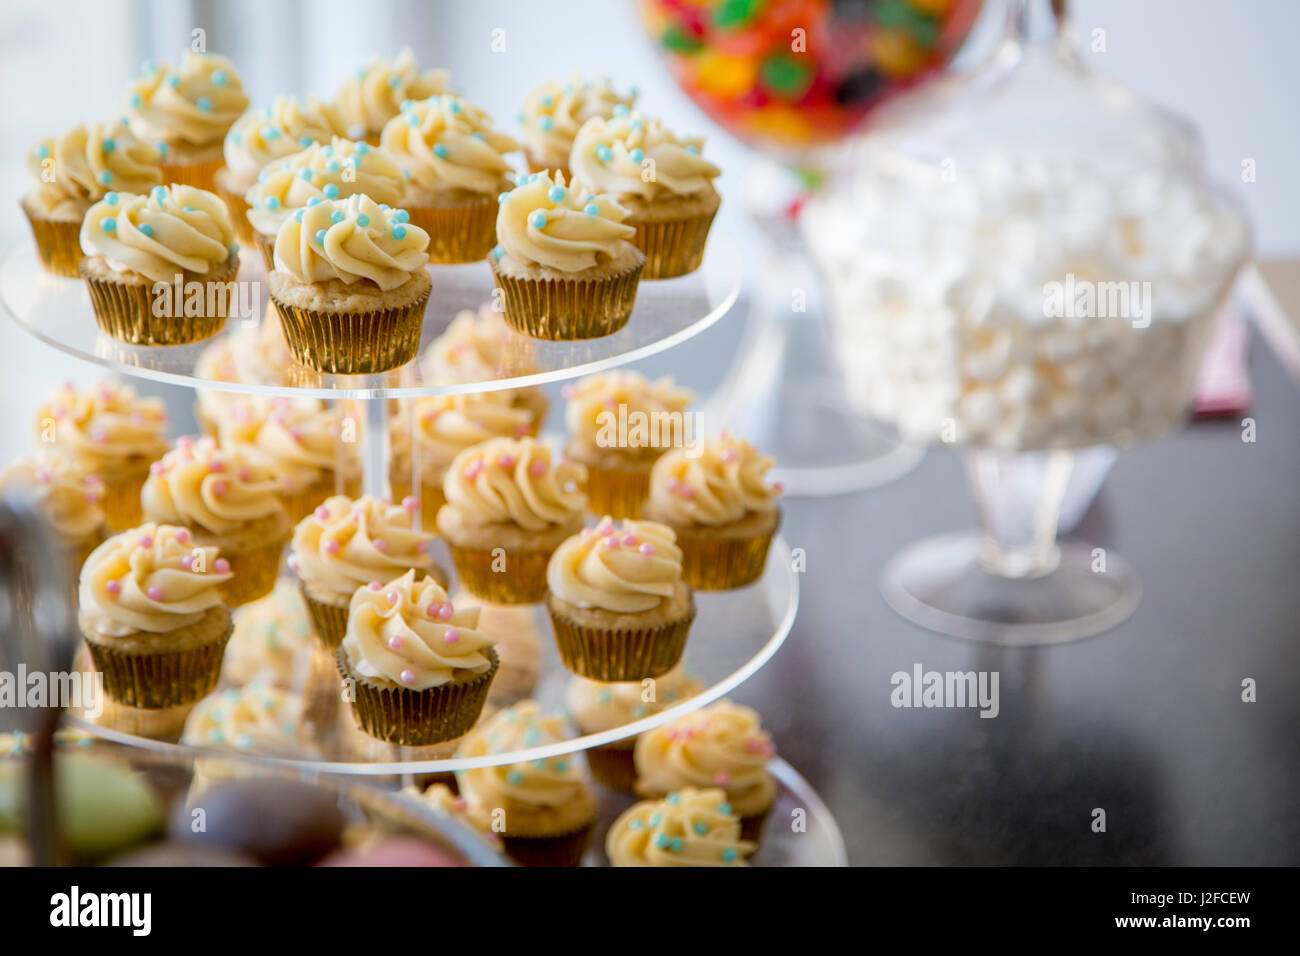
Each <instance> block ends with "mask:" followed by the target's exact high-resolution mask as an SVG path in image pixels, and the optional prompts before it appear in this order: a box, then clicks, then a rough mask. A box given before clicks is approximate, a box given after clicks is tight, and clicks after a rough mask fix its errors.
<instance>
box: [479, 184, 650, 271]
mask: <svg viewBox="0 0 1300 956" xmlns="http://www.w3.org/2000/svg"><path fill="white" fill-rule="evenodd" d="M516 182H517V185H516V186H515V188H514V189H512V190H510V191H509V192H505V193H502V194H501V196H500V206H499V208H498V209H497V242H498V244H499V245H498V248H497V249H496V250H494V252H493V255H496V256H497V258H498V259H501V258H503V257H505V256H514V257H516V258H518V259H520V260H522V261H523V262H524V263H536V264H537V265H540V266H546V267H549V268H551V269H555V270H558V271H560V272H581V271H582V270H584V269H591V268H593V267H595V266H597V265H599V264H601V263H605V262H609V261H610V260H611V259H614V258H617V257H620V256H621V255H623V254H624V253H625V252H626V249H625V248H624V247H625V246H626V245H628V240H629V239H631V238H632V237H633V236H635V235H636V230H635V229H634V228H632V227H631V226H628V225H624V223H623V220H624V219H626V218H627V216H628V211H627V210H626V209H624V208H623V207H622V206H620V205H619V204H618V203H617V202H615V201H614V200H613V199H612V198H611V197H609V196H606V195H603V194H594V193H592V192H590V191H589V190H587V189H586V188H584V187H582V186H581V185H578V186H573V187H569V186H566V185H565V183H564V174H563V173H556V174H555V178H554V179H552V178H551V177H550V176H548V175H546V174H545V173H530V174H528V175H526V176H520V177H519V179H517V180H516Z"/></svg>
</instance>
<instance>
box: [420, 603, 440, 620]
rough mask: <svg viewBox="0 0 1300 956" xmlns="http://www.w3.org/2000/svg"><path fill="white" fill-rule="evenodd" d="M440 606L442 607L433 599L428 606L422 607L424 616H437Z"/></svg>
mask: <svg viewBox="0 0 1300 956" xmlns="http://www.w3.org/2000/svg"><path fill="white" fill-rule="evenodd" d="M441 608H442V605H441V604H439V603H438V602H437V601H434V602H433V603H432V604H430V605H429V606H428V607H426V608H425V609H424V614H425V616H426V617H437V616H438V611H439V610H440V609H441Z"/></svg>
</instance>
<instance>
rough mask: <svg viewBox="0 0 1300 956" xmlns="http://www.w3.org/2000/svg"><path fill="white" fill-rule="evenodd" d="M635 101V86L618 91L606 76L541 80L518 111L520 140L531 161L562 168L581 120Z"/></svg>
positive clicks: (567, 159) (566, 160) (607, 114)
mask: <svg viewBox="0 0 1300 956" xmlns="http://www.w3.org/2000/svg"><path fill="white" fill-rule="evenodd" d="M635 102H636V91H635V90H631V91H629V92H628V93H626V94H622V93H619V92H618V91H617V90H615V89H614V87H613V84H611V83H610V81H609V80H608V79H607V78H602V79H600V80H596V81H590V80H589V81H587V82H586V83H584V82H582V78H581V77H579V76H577V75H575V76H574V77H573V78H572V79H571V80H569V81H568V82H567V83H559V82H554V81H552V82H550V83H543V84H542V85H541V86H539V87H538V88H537V89H535V90H533V91H532V92H531V93H529V94H528V98H527V99H526V100H524V108H523V110H522V111H521V112H520V114H519V122H520V123H522V124H523V127H524V133H523V135H524V143H525V144H526V145H527V147H528V152H529V153H530V155H531V158H532V160H533V162H534V164H535V165H537V166H543V167H547V168H550V169H561V168H563V167H564V166H565V165H566V164H567V163H568V162H569V152H570V150H571V149H572V148H573V140H574V137H576V136H577V135H578V130H579V129H580V128H581V127H582V124H583V123H585V122H587V120H589V119H592V118H593V117H597V116H603V117H606V118H608V117H610V116H613V115H614V110H615V109H616V108H618V107H619V106H622V107H624V108H627V109H630V108H631V107H632V104H633V103H635Z"/></svg>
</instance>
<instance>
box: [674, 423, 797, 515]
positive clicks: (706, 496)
mask: <svg viewBox="0 0 1300 956" xmlns="http://www.w3.org/2000/svg"><path fill="white" fill-rule="evenodd" d="M773 464H774V462H773V461H772V459H771V458H768V457H767V456H766V455H760V454H759V453H758V452H757V451H756V450H755V449H754V446H753V445H751V444H750V443H749V442H747V441H744V440H742V439H739V438H736V437H734V436H732V435H731V434H729V433H728V432H721V433H720V434H718V435H717V436H715V437H714V438H711V439H709V440H708V441H706V442H704V443H703V444H702V446H701V448H700V449H699V455H698V456H696V457H692V456H691V455H688V454H687V453H686V451H685V449H681V448H675V449H673V450H672V451H669V452H668V453H667V454H665V455H664V456H663V457H661V458H660V459H659V460H658V461H656V462H655V464H654V469H653V470H652V471H651V472H650V505H651V510H652V511H653V513H654V516H655V517H656V518H658V519H660V520H662V521H666V522H668V523H669V524H671V525H674V526H677V527H681V526H685V525H692V524H696V525H722V524H728V523H730V522H733V521H739V520H740V519H741V518H743V517H745V515H747V514H753V513H755V512H768V511H772V510H773V509H774V508H776V506H777V498H778V497H779V495H780V489H779V487H778V486H775V485H771V484H769V483H768V482H767V480H766V478H765V475H766V474H767V471H768V469H769V468H771V467H772V465H773Z"/></svg>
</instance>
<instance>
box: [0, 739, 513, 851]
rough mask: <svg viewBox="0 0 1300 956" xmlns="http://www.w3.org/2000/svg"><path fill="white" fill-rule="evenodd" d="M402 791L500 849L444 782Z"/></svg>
mask: <svg viewBox="0 0 1300 956" xmlns="http://www.w3.org/2000/svg"><path fill="white" fill-rule="evenodd" d="M0 752H2V751H0ZM402 793H403V794H405V795H406V796H408V797H410V798H411V799H412V800H416V801H419V802H420V803H421V804H423V805H424V806H426V807H428V808H429V809H430V810H432V811H433V812H434V813H436V814H438V815H439V816H441V817H445V818H448V819H452V820H456V821H457V822H459V823H462V824H464V825H465V826H467V827H469V828H470V829H471V830H473V831H474V832H475V833H477V834H478V835H479V836H480V837H482V838H483V839H484V840H485V841H486V842H487V844H488V845H489V846H490V847H492V849H494V850H498V851H499V850H500V849H501V837H500V836H498V835H497V832H496V831H495V830H494V829H493V828H492V827H493V819H492V815H491V814H490V813H488V812H487V811H486V810H484V809H483V808H482V807H479V806H475V805H473V804H471V803H470V802H469V801H468V800H466V799H465V798H464V797H461V796H458V795H457V794H455V793H453V792H452V789H451V788H450V787H449V786H447V785H446V784H445V783H435V784H431V785H430V786H429V787H427V788H426V789H424V790H423V791H421V790H420V788H419V787H416V786H408V787H405V788H403V790H402Z"/></svg>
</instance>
